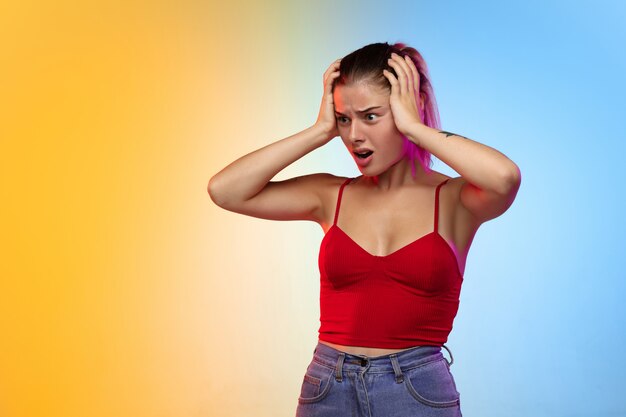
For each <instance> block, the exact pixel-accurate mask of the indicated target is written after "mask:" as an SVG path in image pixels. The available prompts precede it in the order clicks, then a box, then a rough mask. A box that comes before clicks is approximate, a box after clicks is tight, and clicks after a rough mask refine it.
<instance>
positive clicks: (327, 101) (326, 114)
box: [315, 58, 341, 141]
mask: <svg viewBox="0 0 626 417" xmlns="http://www.w3.org/2000/svg"><path fill="white" fill-rule="evenodd" d="M340 62H341V58H339V59H338V60H336V61H334V62H333V63H332V64H330V67H328V69H327V70H326V72H324V94H323V96H322V104H321V105H320V112H319V115H318V116H317V121H316V122H315V125H316V126H318V127H319V128H320V129H322V130H323V131H324V132H325V133H326V134H327V135H328V140H329V141H330V140H331V139H332V138H334V137H336V136H339V130H338V129H337V119H336V118H335V103H334V99H333V91H332V89H333V82H334V81H335V78H337V77H338V76H339V63H340Z"/></svg>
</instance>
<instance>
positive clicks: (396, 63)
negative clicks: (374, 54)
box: [387, 52, 415, 94]
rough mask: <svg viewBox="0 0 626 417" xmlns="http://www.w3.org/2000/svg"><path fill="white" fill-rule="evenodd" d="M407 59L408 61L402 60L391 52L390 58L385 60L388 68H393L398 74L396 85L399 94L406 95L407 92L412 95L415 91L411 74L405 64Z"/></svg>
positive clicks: (407, 65)
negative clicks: (398, 88)
mask: <svg viewBox="0 0 626 417" xmlns="http://www.w3.org/2000/svg"><path fill="white" fill-rule="evenodd" d="M407 59H409V60H410V58H402V57H401V56H399V55H397V54H396V53H395V52H392V53H391V58H389V59H388V60H387V63H388V64H389V66H391V67H393V69H394V70H396V74H398V85H399V87H400V93H401V94H406V93H407V92H408V91H411V92H413V93H414V91H415V90H414V87H413V73H412V71H411V68H410V67H409V64H407V62H406V61H407Z"/></svg>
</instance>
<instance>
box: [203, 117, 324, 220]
mask: <svg viewBox="0 0 626 417" xmlns="http://www.w3.org/2000/svg"><path fill="white" fill-rule="evenodd" d="M328 140H329V139H328V136H327V133H326V132H324V131H323V130H322V129H321V128H320V127H318V126H316V125H313V126H311V127H309V128H307V129H305V130H303V131H301V132H299V133H296V134H295V135H292V136H289V137H287V138H284V139H281V140H278V141H276V142H274V143H271V144H269V145H267V146H264V147H262V148H260V149H258V150H256V151H253V152H251V153H249V154H247V155H244V156H242V157H241V158H238V159H237V160H235V161H234V162H232V163H230V164H229V165H227V166H226V167H225V168H223V169H222V170H221V171H219V172H218V173H217V174H215V175H213V177H211V179H210V180H209V185H208V187H207V190H208V192H209V195H210V196H211V199H212V200H213V202H215V204H217V205H218V206H220V207H224V208H228V207H233V206H236V205H238V204H241V203H243V202H245V201H247V200H250V199H251V198H253V197H254V196H255V195H257V194H258V193H259V192H260V191H261V190H263V188H265V186H266V185H267V184H268V182H269V181H270V180H271V179H272V178H274V176H276V174H277V173H279V172H280V171H282V170H283V169H284V168H285V167H287V166H289V165H291V164H292V163H294V162H295V161H297V160H298V159H300V158H302V157H303V156H304V155H306V154H308V153H309V152H311V151H313V150H314V149H317V148H318V147H320V146H322V145H324V144H325V143H327V142H328Z"/></svg>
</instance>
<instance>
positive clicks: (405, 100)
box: [383, 53, 424, 135]
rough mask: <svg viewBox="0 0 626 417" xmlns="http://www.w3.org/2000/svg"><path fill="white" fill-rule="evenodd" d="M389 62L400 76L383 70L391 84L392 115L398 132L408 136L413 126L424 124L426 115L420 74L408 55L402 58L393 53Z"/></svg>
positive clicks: (390, 102) (390, 101)
mask: <svg viewBox="0 0 626 417" xmlns="http://www.w3.org/2000/svg"><path fill="white" fill-rule="evenodd" d="M387 62H388V64H389V66H391V67H393V69H394V70H395V71H396V74H398V78H396V77H394V75H393V74H392V73H391V72H390V71H387V70H383V75H384V76H385V77H387V79H388V80H389V83H390V84H391V96H390V97H389V104H390V105H391V113H392V114H393V120H394V122H395V124H396V127H397V128H398V130H399V131H400V132H401V133H402V134H404V135H407V134H408V131H409V129H410V128H411V125H414V124H415V123H419V124H424V122H423V116H422V115H423V114H424V100H423V98H422V97H421V95H420V94H419V91H420V77H419V72H418V71H417V68H416V67H415V64H414V63H413V60H412V59H411V58H410V57H409V56H408V55H406V56H405V57H404V58H402V57H400V56H399V55H396V54H395V53H392V54H391V58H390V59H389V60H388V61H387ZM418 97H419V100H418ZM418 102H419V104H418ZM418 106H419V107H418Z"/></svg>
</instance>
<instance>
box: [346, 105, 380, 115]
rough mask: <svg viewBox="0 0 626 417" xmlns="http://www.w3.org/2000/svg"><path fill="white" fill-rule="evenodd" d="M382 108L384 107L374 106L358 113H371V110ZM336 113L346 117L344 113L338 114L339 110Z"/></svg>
mask: <svg viewBox="0 0 626 417" xmlns="http://www.w3.org/2000/svg"><path fill="white" fill-rule="evenodd" d="M381 107H382V106H372V107H368V108H367V109H365V110H357V111H356V112H357V113H365V112H366V111H370V110H373V109H379V108H381ZM335 113H337V114H340V115H342V116H345V114H343V113H341V112H338V111H337V110H335Z"/></svg>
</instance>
